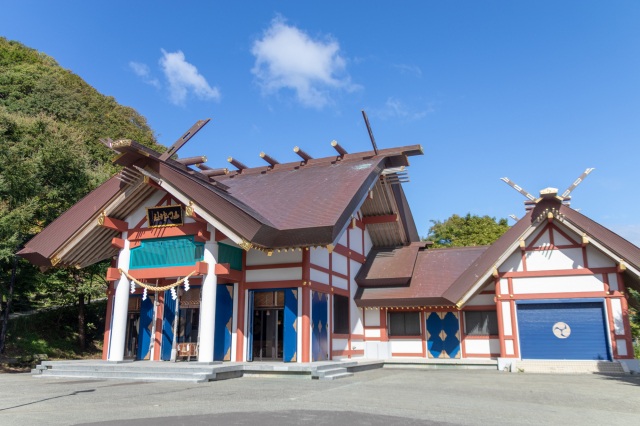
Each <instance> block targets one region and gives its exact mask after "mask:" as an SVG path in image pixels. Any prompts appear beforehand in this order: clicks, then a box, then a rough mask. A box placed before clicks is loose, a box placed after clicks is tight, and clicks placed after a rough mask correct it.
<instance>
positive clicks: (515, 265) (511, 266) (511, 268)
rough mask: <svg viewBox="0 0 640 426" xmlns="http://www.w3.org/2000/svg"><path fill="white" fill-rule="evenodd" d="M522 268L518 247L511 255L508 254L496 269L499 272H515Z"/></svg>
mask: <svg viewBox="0 0 640 426" xmlns="http://www.w3.org/2000/svg"><path fill="white" fill-rule="evenodd" d="M523 270H524V268H523V266H522V255H521V254H520V249H518V250H516V251H515V252H514V253H513V254H512V255H511V256H509V257H508V258H507V260H505V261H504V263H502V265H500V267H499V268H498V271H500V272H516V271H523Z"/></svg>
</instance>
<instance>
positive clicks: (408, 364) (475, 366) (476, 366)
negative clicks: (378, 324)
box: [383, 359, 498, 371]
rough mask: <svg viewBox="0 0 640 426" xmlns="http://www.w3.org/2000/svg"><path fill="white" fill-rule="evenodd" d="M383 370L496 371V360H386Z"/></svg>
mask: <svg viewBox="0 0 640 426" xmlns="http://www.w3.org/2000/svg"><path fill="white" fill-rule="evenodd" d="M383 368H401V369H407V368H409V369H414V368H415V369H427V370H432V369H433V370H439V369H456V370H494V371H495V370H497V369H498V361H497V360H466V359H465V360H460V359H441V360H440V359H438V360H433V359H428V360H425V359H417V360H398V359H387V360H385V362H384V366H383Z"/></svg>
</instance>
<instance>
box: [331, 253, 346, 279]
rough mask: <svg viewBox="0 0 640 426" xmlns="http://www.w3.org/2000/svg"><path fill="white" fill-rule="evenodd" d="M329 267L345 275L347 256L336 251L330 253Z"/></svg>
mask: <svg viewBox="0 0 640 426" xmlns="http://www.w3.org/2000/svg"><path fill="white" fill-rule="evenodd" d="M331 269H332V270H333V271H334V272H338V273H340V274H342V275H347V258H346V257H345V256H343V255H341V254H338V253H335V252H334V253H332V254H331Z"/></svg>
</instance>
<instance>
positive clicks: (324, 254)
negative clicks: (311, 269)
mask: <svg viewBox="0 0 640 426" xmlns="http://www.w3.org/2000/svg"><path fill="white" fill-rule="evenodd" d="M309 259H310V262H311V264H312V265H318V266H321V267H323V268H325V269H329V252H328V251H327V250H326V249H315V250H311V251H310V255H309Z"/></svg>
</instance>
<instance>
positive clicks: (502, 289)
mask: <svg viewBox="0 0 640 426" xmlns="http://www.w3.org/2000/svg"><path fill="white" fill-rule="evenodd" d="M498 294H509V280H507V279H506V278H501V279H500V283H499V284H498Z"/></svg>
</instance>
